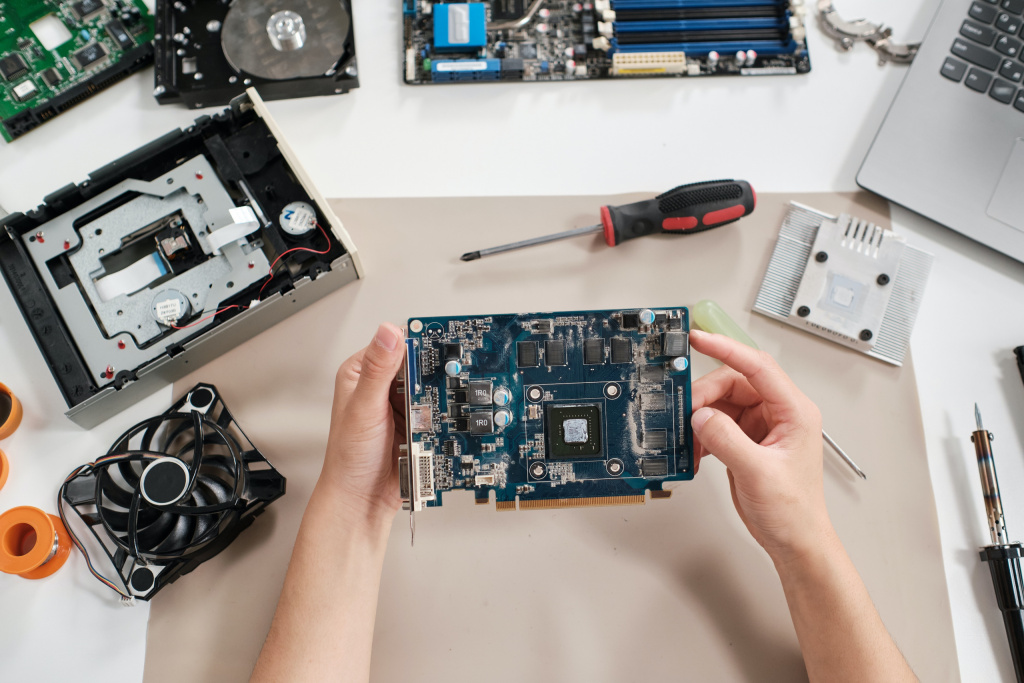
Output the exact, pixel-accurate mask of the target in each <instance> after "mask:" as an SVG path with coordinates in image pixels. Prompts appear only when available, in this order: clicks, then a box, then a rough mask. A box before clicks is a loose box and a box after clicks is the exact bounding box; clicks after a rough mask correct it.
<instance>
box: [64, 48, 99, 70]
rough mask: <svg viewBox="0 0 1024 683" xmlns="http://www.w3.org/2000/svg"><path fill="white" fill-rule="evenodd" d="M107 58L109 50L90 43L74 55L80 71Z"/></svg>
mask: <svg viewBox="0 0 1024 683" xmlns="http://www.w3.org/2000/svg"><path fill="white" fill-rule="evenodd" d="M106 56H107V48H105V47H103V46H102V45H100V44H99V43H90V44H89V45H86V46H85V47H83V48H82V49H81V50H78V51H77V52H75V54H74V55H73V57H72V59H74V60H75V64H77V65H78V68H79V69H87V68H89V67H90V66H92V65H93V64H96V63H97V62H99V61H100V60H102V59H104V58H105V57H106Z"/></svg>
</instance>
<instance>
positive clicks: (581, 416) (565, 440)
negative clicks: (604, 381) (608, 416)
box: [544, 403, 601, 459]
mask: <svg viewBox="0 0 1024 683" xmlns="http://www.w3.org/2000/svg"><path fill="white" fill-rule="evenodd" d="M546 418H547V419H546V424H545V429H544V433H545V436H544V438H545V442H546V445H547V455H548V457H549V458H554V459H571V458H593V457H599V456H600V455H601V408H600V407H599V406H598V405H597V404H593V403H582V404H572V405H552V404H548V405H547V412H546Z"/></svg>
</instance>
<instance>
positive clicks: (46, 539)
mask: <svg viewBox="0 0 1024 683" xmlns="http://www.w3.org/2000/svg"><path fill="white" fill-rule="evenodd" d="M70 554H71V537H70V536H68V532H67V529H65V528H64V525H63V524H62V523H61V521H60V518H59V517H57V516H56V515H49V514H47V513H45V512H43V511H42V510H40V509H39V508H34V507H30V506H27V505H23V506H21V507H16V508H11V509H10V510H8V511H7V512H5V513H3V514H2V515H0V572H4V573H5V574H15V575H17V576H20V577H22V578H23V579H44V578H46V577H47V576H50V575H52V574H53V573H54V572H56V571H57V570H58V569H60V568H61V567H62V566H64V563H65V562H66V561H67V559H68V556H69V555H70Z"/></svg>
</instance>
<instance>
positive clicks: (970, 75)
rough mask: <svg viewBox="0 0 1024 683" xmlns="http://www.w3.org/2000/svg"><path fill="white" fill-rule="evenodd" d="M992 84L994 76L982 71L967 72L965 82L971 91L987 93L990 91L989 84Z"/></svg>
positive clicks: (972, 70)
mask: <svg viewBox="0 0 1024 683" xmlns="http://www.w3.org/2000/svg"><path fill="white" fill-rule="evenodd" d="M991 82H992V76H990V75H989V74H987V73H985V72H984V71H982V70H980V69H971V70H970V71H968V72H967V80H966V81H964V85H966V86H967V87H968V88H970V89H971V90H977V91H978V92H985V91H986V90H988V86H989V83H991Z"/></svg>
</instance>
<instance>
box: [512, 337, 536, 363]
mask: <svg viewBox="0 0 1024 683" xmlns="http://www.w3.org/2000/svg"><path fill="white" fill-rule="evenodd" d="M516 365H518V366H519V367H521V368H535V367H537V366H538V365H540V351H539V350H538V349H537V342H535V341H521V342H517V343H516Z"/></svg>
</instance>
